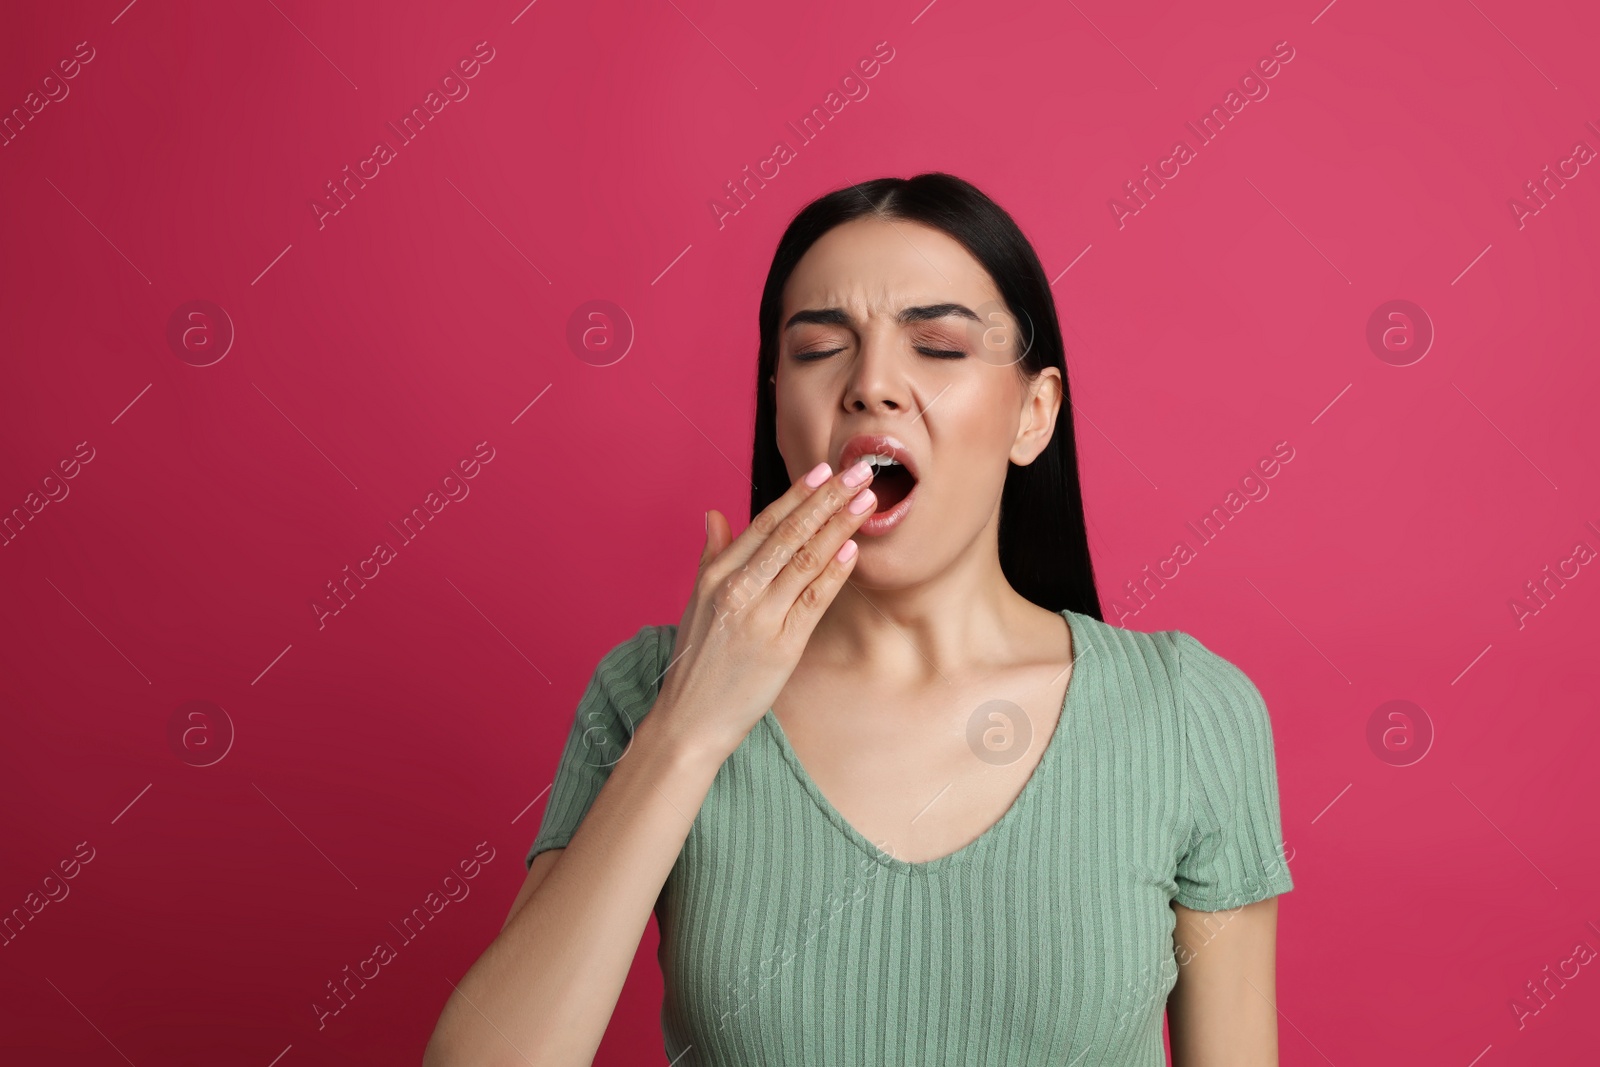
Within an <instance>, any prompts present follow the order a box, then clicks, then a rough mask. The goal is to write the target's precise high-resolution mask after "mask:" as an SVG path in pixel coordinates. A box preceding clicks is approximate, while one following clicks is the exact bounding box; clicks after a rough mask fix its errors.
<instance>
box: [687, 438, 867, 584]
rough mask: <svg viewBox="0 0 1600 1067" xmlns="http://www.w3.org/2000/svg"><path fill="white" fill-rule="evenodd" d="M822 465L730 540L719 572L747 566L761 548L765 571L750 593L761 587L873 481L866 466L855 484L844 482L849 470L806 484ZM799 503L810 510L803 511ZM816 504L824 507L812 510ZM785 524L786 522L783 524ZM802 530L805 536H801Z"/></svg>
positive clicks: (730, 571)
mask: <svg viewBox="0 0 1600 1067" xmlns="http://www.w3.org/2000/svg"><path fill="white" fill-rule="evenodd" d="M824 467H826V464H818V465H817V467H815V468H813V469H812V470H811V471H810V472H809V474H808V475H806V476H805V477H801V478H797V479H795V481H794V483H793V484H792V485H790V486H789V488H788V489H787V490H786V491H785V492H784V493H783V495H781V496H779V497H778V499H776V500H774V501H773V502H772V503H771V504H768V505H767V506H766V507H765V508H763V509H762V510H761V512H760V513H759V514H757V515H756V517H755V518H754V519H751V520H750V525H749V526H747V527H745V528H744V531H743V532H742V533H740V534H739V536H738V537H735V538H734V539H733V540H732V542H731V543H730V544H729V545H728V548H727V550H726V552H725V553H724V554H723V555H722V556H721V557H719V558H718V559H717V562H716V569H717V571H718V573H719V574H720V575H722V576H727V575H731V574H733V573H734V572H735V571H738V570H740V569H741V568H747V567H748V566H749V564H750V562H751V560H752V559H753V558H756V554H757V552H758V551H760V552H761V557H760V558H761V559H763V560H766V561H767V563H766V566H767V574H766V575H765V576H764V577H762V578H761V579H760V581H759V585H758V586H756V587H752V589H751V592H752V593H753V592H756V591H758V589H759V588H764V587H765V585H766V583H767V581H769V580H770V578H771V576H772V575H774V574H776V573H777V570H778V568H780V567H782V566H783V563H784V561H785V560H787V559H788V558H789V556H790V555H792V554H793V553H794V550H795V549H796V548H798V547H799V546H800V544H801V543H802V542H803V541H805V539H806V538H808V537H810V536H811V534H812V533H814V532H815V531H816V530H817V529H819V528H821V526H822V524H823V523H824V522H826V521H827V518H828V516H829V515H831V514H833V512H835V511H837V510H839V508H841V507H843V506H844V504H845V502H846V501H847V500H849V499H850V498H851V497H852V496H854V495H855V493H856V490H858V489H860V488H861V486H863V485H870V484H872V475H873V468H872V467H870V466H868V467H867V468H866V470H867V480H866V481H864V482H858V483H857V484H856V485H855V486H846V485H844V484H843V479H844V478H845V477H846V476H852V477H853V475H852V472H851V471H848V470H844V471H837V472H830V473H829V476H828V477H827V479H826V480H825V481H823V482H822V483H821V484H820V485H819V486H817V487H816V488H815V489H813V488H812V487H811V486H809V485H807V484H806V477H811V476H814V475H816V474H817V473H818V472H819V471H820V470H821V469H823V468H824ZM855 473H856V474H859V473H860V472H859V471H857V472H855ZM802 503H804V504H806V505H807V506H808V508H810V509H813V510H810V511H807V510H802V509H801V504H802ZM819 506H820V507H821V508H822V509H823V510H822V511H821V512H817V511H815V510H814V509H816V508H818V507H819ZM785 523H788V524H789V525H788V526H785V525H784V524H785ZM802 533H803V535H804V536H801V535H802Z"/></svg>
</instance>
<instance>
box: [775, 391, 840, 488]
mask: <svg viewBox="0 0 1600 1067" xmlns="http://www.w3.org/2000/svg"><path fill="white" fill-rule="evenodd" d="M776 399H777V403H776V409H775V413H776V418H775V420H774V429H775V430H776V436H777V439H778V451H779V453H781V454H782V456H783V461H784V465H785V466H786V467H788V469H789V475H790V477H791V479H792V478H798V477H800V476H801V475H804V474H805V473H806V472H807V471H809V470H810V469H811V468H812V467H815V466H816V465H817V464H818V463H820V462H821V461H822V460H824V459H826V458H827V456H828V439H829V434H830V433H831V432H832V429H833V427H832V424H831V422H830V421H829V411H830V409H829V408H828V407H827V404H826V402H825V401H824V400H823V399H822V398H821V397H819V396H810V395H808V394H807V392H806V391H805V389H804V388H803V387H797V386H796V385H795V383H794V382H793V381H792V380H791V381H788V382H785V381H784V379H783V375H782V374H781V373H780V374H779V375H778V388H777V394H776Z"/></svg>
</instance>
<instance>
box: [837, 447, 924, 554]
mask: <svg viewBox="0 0 1600 1067" xmlns="http://www.w3.org/2000/svg"><path fill="white" fill-rule="evenodd" d="M862 456H893V457H894V458H895V459H896V460H898V461H899V462H900V464H901V465H902V466H904V467H905V469H906V470H907V471H909V472H910V473H911V477H912V478H913V479H914V481H913V483H912V486H911V492H909V493H907V494H906V495H905V499H904V500H902V501H900V503H898V504H896V505H895V506H894V507H892V508H890V509H889V510H887V511H878V512H874V513H873V514H872V515H870V516H869V517H868V518H867V519H866V520H865V521H863V522H862V523H861V525H860V526H858V527H856V533H858V534H862V535H865V536H867V537H881V536H882V535H883V534H886V533H888V532H889V531H890V530H892V529H894V528H895V527H896V526H898V525H900V523H901V522H903V521H904V520H905V517H906V515H907V514H909V513H910V511H911V505H912V504H913V503H915V501H916V499H917V487H918V486H919V485H921V484H922V472H921V471H920V470H919V469H918V466H917V459H916V456H914V455H912V453H911V450H910V449H909V448H907V447H906V444H905V442H904V441H902V440H900V439H899V438H898V437H895V436H894V435H892V434H886V433H858V434H856V435H855V436H854V437H852V438H850V439H849V440H847V441H846V442H845V443H844V447H843V448H842V449H840V451H839V463H838V467H837V469H838V470H846V469H848V468H849V467H850V466H852V465H853V464H854V463H855V462H856V460H858V459H860V458H861V457H862Z"/></svg>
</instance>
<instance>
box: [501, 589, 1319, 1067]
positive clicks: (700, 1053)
mask: <svg viewBox="0 0 1600 1067" xmlns="http://www.w3.org/2000/svg"><path fill="white" fill-rule="evenodd" d="M1061 614H1062V615H1063V616H1064V617H1065V618H1066V620H1067V624H1068V626H1070V627H1071V629H1072V639H1073V641H1072V643H1073V647H1074V649H1075V650H1076V651H1075V653H1074V665H1073V669H1072V674H1071V676H1070V677H1069V679H1068V684H1067V692H1066V697H1065V700H1064V702H1063V708H1062V714H1061V718H1060V721H1059V723H1058V724H1057V726H1056V729H1055V730H1054V731H1053V732H1052V733H1051V735H1050V736H1049V737H1048V738H1046V739H1043V743H1044V744H1045V750H1044V753H1043V755H1042V756H1041V757H1040V759H1039V762H1038V765H1037V766H1036V767H1035V769H1034V771H1033V774H1032V775H1031V777H1029V779H1028V780H1027V782H1026V784H1025V785H1024V786H1023V788H1022V791H1021V793H1020V794H1019V795H1018V796H1017V798H1016V800H1015V801H1014V802H1013V803H1012V805H1011V807H1010V808H1009V809H1008V810H1007V811H1006V813H1005V814H1004V815H1003V816H1002V817H1001V818H1000V819H999V821H998V822H996V823H995V824H994V825H993V826H991V827H990V828H989V829H988V830H986V831H985V832H984V833H983V834H982V835H980V836H979V837H978V838H977V839H976V840H974V841H973V842H971V843H970V844H968V845H966V846H965V847H963V848H961V849H959V850H958V851H956V852H954V853H951V854H950V855H947V856H942V857H939V858H937V859H934V860H932V861H930V862H927V863H908V862H906V861H904V860H900V859H896V858H893V857H888V856H885V855H884V854H882V853H880V852H879V851H878V849H877V848H876V847H874V846H873V844H872V843H871V842H870V841H868V840H867V839H866V838H865V837H864V836H863V835H862V834H860V833H858V832H857V831H856V830H855V829H854V828H853V827H852V826H851V825H850V824H849V823H848V822H846V821H845V819H844V817H843V816H842V815H840V814H839V812H838V811H836V810H835V809H834V808H833V806H832V805H831V804H830V803H829V802H828V800H827V798H826V797H824V796H823V794H822V792H821V791H820V790H819V789H818V788H817V786H816V784H815V783H814V782H812V780H811V778H810V777H809V776H808V775H807V774H806V771H805V768H804V767H803V766H802V765H801V763H800V761H799V759H798V758H797V757H796V755H795V753H794V751H793V749H792V748H790V746H789V742H788V739H787V738H786V737H785V736H784V733H783V728H782V727H781V726H780V725H779V723H778V720H777V717H776V716H774V715H773V714H772V712H771V711H768V712H767V714H766V715H765V716H764V717H763V718H762V719H761V721H760V722H758V723H757V724H756V726H755V727H754V728H753V729H752V730H751V731H750V733H749V735H748V736H747V737H746V738H745V739H744V741H743V742H742V743H741V744H740V746H739V747H738V749H736V750H735V751H734V752H733V754H732V755H731V756H729V757H728V759H727V761H726V762H725V763H724V764H723V765H722V768H721V769H720V770H719V771H718V772H717V775H716V778H715V780H714V782H713V783H712V786H711V790H710V792H709V794H708V795H707V797H706V800H705V803H704V804H703V805H702V807H701V809H700V811H699V813H698V814H697V816H696V818H695V821H694V825H693V827H691V829H690V831H689V835H688V838H687V840H686V841H685V842H684V846H683V850H682V851H681V852H680V853H679V855H678V859H677V862H676V863H675V864H674V866H673V868H672V872H671V874H670V875H669V876H668V878H667V881H666V884H665V886H664V887H663V889H662V893H661V896H660V897H659V899H658V900H657V902H656V908H655V914H656V919H657V922H658V924H659V926H660V930H661V947H660V950H659V959H660V963H661V972H662V977H663V980H664V982H665V988H666V995H665V999H664V1000H663V1002H662V1008H661V1026H662V1033H663V1036H664V1039H665V1045H666V1054H667V1057H668V1059H669V1060H670V1061H671V1062H672V1063H673V1064H674V1067H698V1065H704V1067H747V1065H757V1064H760V1065H765V1067H787V1065H791V1064H792V1065H795V1067H801V1065H804V1067H816V1065H825V1067H857V1065H860V1067H866V1065H869V1064H874V1065H876V1064H926V1065H934V1064H955V1063H959V1064H965V1065H973V1067H1000V1065H1005V1067H1023V1065H1028V1067H1032V1065H1038V1067H1044V1065H1046V1064H1049V1065H1052V1067H1055V1065H1073V1067H1091V1065H1093V1067H1148V1065H1155V1064H1164V1063H1165V1062H1166V1059H1165V1054H1164V1051H1163V1047H1162V1038H1161V1021H1162V1015H1163V1012H1164V1010H1165V1007H1166V998H1167V994H1168V993H1169V992H1170V991H1171V989H1172V986H1173V983H1174V981H1175V979H1176V977H1177V971H1178V966H1177V961H1176V960H1175V958H1174V953H1173V943H1172V930H1173V923H1174V915H1173V911H1172V908H1171V906H1170V902H1171V901H1174V900H1176V901H1177V902H1178V903H1179V904H1182V905H1184V906H1185V907H1189V908H1194V909H1197V910H1202V911H1222V910H1226V909H1230V908H1235V907H1239V906H1240V905H1243V904H1248V903H1251V902H1253V901H1257V900H1262V899H1265V898H1267V897H1270V896H1273V895H1274V894H1277V893H1284V892H1287V891H1289V890H1290V889H1292V888H1293V887H1294V883H1293V881H1292V879H1291V878H1290V875H1289V870H1288V867H1287V865H1286V864H1285V863H1284V861H1283V851H1282V837H1281V827H1280V823H1279V812H1278V784H1277V771H1276V767H1275V764H1274V758H1273V748H1272V725H1271V721H1270V719H1269V718H1268V715H1267V709H1266V705H1265V703H1264V702H1263V700H1262V698H1261V694H1260V692H1259V691H1258V690H1257V689H1256V687H1255V685H1254V684H1253V683H1252V682H1251V681H1250V679H1249V677H1248V676H1246V675H1245V674H1244V672H1243V671H1241V670H1240V669H1239V668H1238V667H1236V666H1234V665H1233V664H1232V663H1230V662H1229V661H1228V660H1226V659H1223V658H1222V657H1221V656H1219V655H1217V654H1216V653H1214V652H1212V651H1210V650H1209V649H1207V648H1206V647H1205V646H1204V645H1202V644H1201V643H1200V642H1199V641H1198V640H1196V639H1195V638H1194V637H1191V636H1190V635H1189V634H1187V633H1184V632H1182V631H1178V630H1166V631H1162V632H1159V633H1151V634H1147V633H1141V632H1139V631H1136V630H1127V629H1124V628H1122V627H1119V626H1115V625H1112V624H1110V623H1105V622H1102V621H1100V620H1098V619H1094V618H1091V617H1090V616H1087V615H1082V614H1079V613H1078V612H1075V611H1071V610H1065V611H1062V612H1061ZM676 631H677V627H676V626H673V625H666V626H644V627H641V628H640V630H639V631H638V633H637V634H635V635H634V636H633V637H631V638H629V639H627V640H626V641H623V642H622V643H621V644H618V645H617V646H615V647H614V648H612V649H611V650H610V651H609V652H607V653H606V654H605V656H604V657H602V659H601V660H600V663H599V665H598V666H597V667H596V669H595V671H594V675H593V677H592V678H591V679H590V681H589V685H588V688H587V689H586V690H585V692H584V694H583V697H582V699H581V701H580V702H579V705H578V709H577V714H576V716H575V718H574V722H573V726H572V731H571V733H570V735H569V736H568V738H567V744H566V747H565V749H564V750H563V751H562V754H561V759H560V763H559V766H558V768H557V771H556V777H555V783H554V785H553V786H552V787H551V790H550V799H549V802H548V804H547V805H546V807H545V812H544V819H543V823H542V824H541V826H540V828H539V834H538V836H537V837H536V838H535V839H534V842H533V847H532V848H531V849H530V850H529V852H528V856H527V862H528V863H529V864H531V863H532V862H533V857H534V856H536V855H537V854H538V853H540V852H542V851H544V850H546V849H552V848H561V847H563V846H565V845H566V844H567V842H568V841H569V840H570V838H571V837H572V833H573V831H574V830H575V829H576V828H577V826H578V824H579V822H580V821H581V820H582V819H583V816H584V814H585V813H586V812H587V811H588V810H589V805H590V803H591V802H592V801H593V800H594V797H595V795H596V793H598V792H599V789H600V787H601V785H602V784H603V783H604V781H605V778H606V774H607V773H608V770H609V768H610V766H611V765H612V764H614V763H615V762H616V761H617V760H618V759H620V758H622V754H623V752H624V751H625V750H626V747H627V744H628V739H629V738H630V737H631V736H632V732H633V728H634V726H635V725H636V724H637V723H638V721H639V719H640V718H641V717H642V716H643V715H644V714H645V713H646V712H647V711H648V710H649V708H650V705H651V704H652V703H653V702H654V700H655V695H656V691H657V686H658V680H659V678H660V676H661V675H662V674H663V673H665V671H666V667H667V663H668V660H669V657H670V656H671V652H672V644H673V640H674V638H675V637H676Z"/></svg>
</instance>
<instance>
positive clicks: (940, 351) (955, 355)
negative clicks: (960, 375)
mask: <svg viewBox="0 0 1600 1067" xmlns="http://www.w3.org/2000/svg"><path fill="white" fill-rule="evenodd" d="M843 351H844V349H842V348H830V349H826V350H824V351H822V352H801V353H798V354H796V355H795V357H794V358H795V359H796V360H798V361H799V362H801V363H810V362H812V361H814V360H818V359H822V358H824V357H825V356H836V355H838V354H839V353H840V352H843ZM917 351H918V352H921V353H922V354H923V355H925V356H932V357H933V358H935V359H962V358H964V357H965V356H966V353H965V352H962V351H960V350H958V349H948V348H926V347H922V346H918V347H917Z"/></svg>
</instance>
